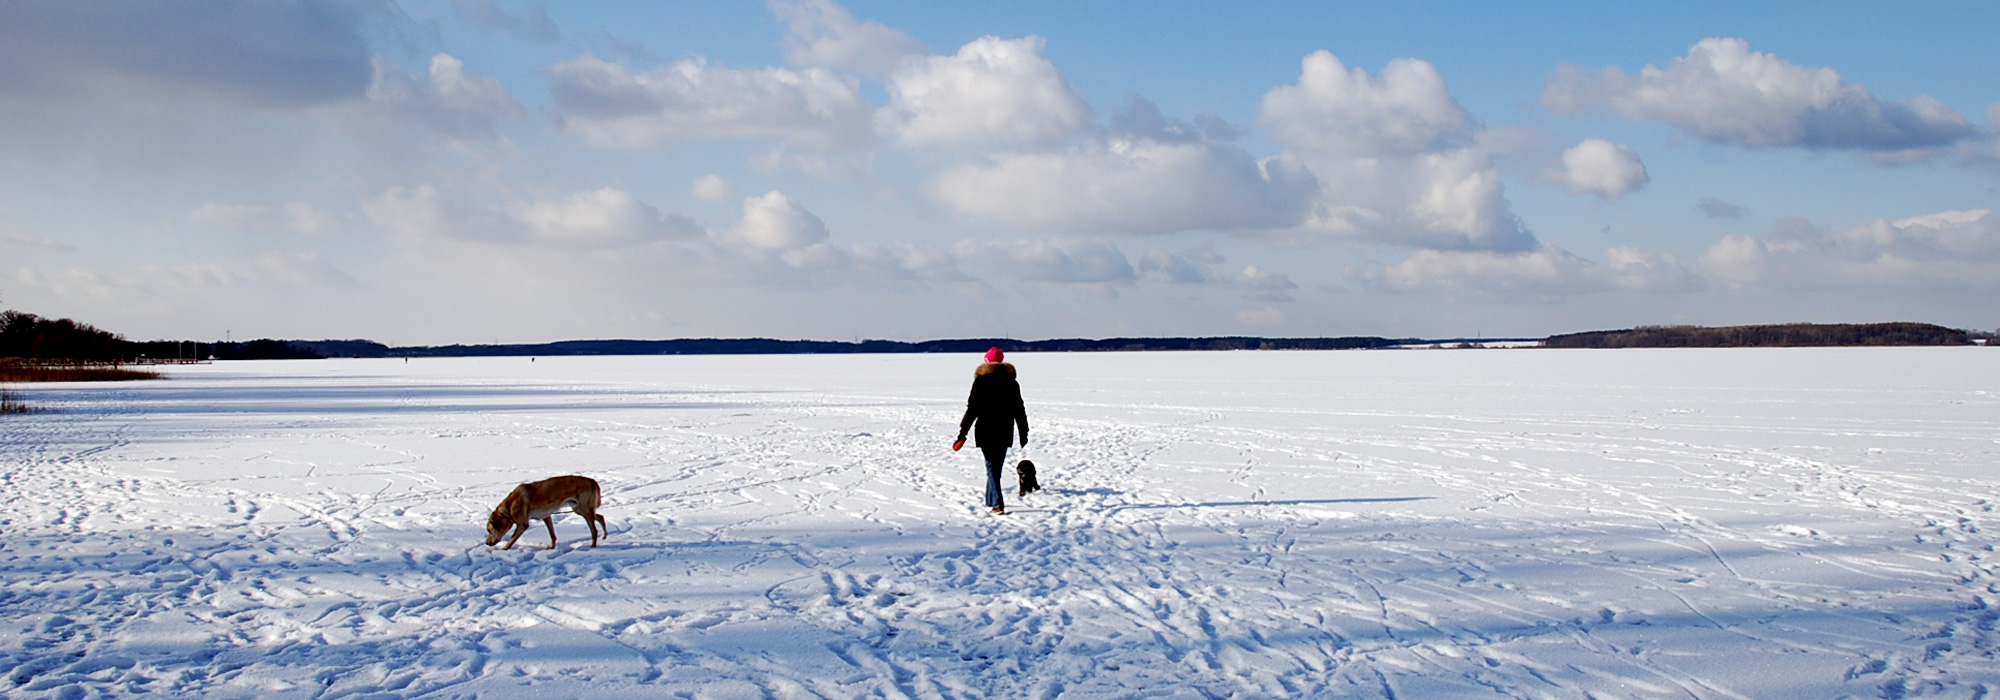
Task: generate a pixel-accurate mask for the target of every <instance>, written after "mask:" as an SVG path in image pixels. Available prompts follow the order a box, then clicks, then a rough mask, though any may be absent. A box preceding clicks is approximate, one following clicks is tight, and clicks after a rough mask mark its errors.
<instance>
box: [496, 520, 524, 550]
mask: <svg viewBox="0 0 2000 700" xmlns="http://www.w3.org/2000/svg"><path fill="white" fill-rule="evenodd" d="M527 532H528V524H527V523H514V536H513V537H512V538H510V539H508V540H507V546H505V547H501V549H513V548H514V543H515V542H519V541H521V535H523V534H525V533H527Z"/></svg>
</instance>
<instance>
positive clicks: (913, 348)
mask: <svg viewBox="0 0 2000 700" xmlns="http://www.w3.org/2000/svg"><path fill="white" fill-rule="evenodd" d="M1401 342H1406V341H1396V340H1390V339H1388V338H1375V337H1349V338H1246V337H1228V338H1109V339H1104V340H1087V339H1081V338H1068V339H1058V340H1010V339H1006V338H969V339H958V340H926V341H923V342H917V343H907V342H902V341H896V340H862V341H854V342H848V341H838V340H775V339H771V338H737V339H719V338H701V339H683V340H568V341H562V342H557V343H535V344H521V345H435V346H418V347H390V346H387V345H383V344H381V343H376V342H373V341H367V340H295V341H291V344H292V345H293V346H294V347H295V348H299V349H302V350H310V351H312V352H316V353H319V354H321V355H323V356H326V357H498V356H510V357H512V356H534V355H541V356H550V357H554V356H562V355H789V354H823V355H837V354H860V353H972V354H978V353H982V352H985V351H986V349H987V348H991V347H998V348H1000V349H1001V350H1004V351H1007V352H1107V351H1156V350H1355V349H1367V348H1386V347H1390V346H1393V345H1397V344H1399V343H1401Z"/></svg>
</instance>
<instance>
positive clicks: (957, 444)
mask: <svg viewBox="0 0 2000 700" xmlns="http://www.w3.org/2000/svg"><path fill="white" fill-rule="evenodd" d="M961 447H965V436H964V435H960V436H958V440H957V441H956V442H953V443H951V451H953V452H957V451H958V450H959V448H961Z"/></svg>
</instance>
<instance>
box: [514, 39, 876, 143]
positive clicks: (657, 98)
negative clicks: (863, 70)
mask: <svg viewBox="0 0 2000 700" xmlns="http://www.w3.org/2000/svg"><path fill="white" fill-rule="evenodd" d="M549 75H550V79H551V86H550V89H551V92H552V93H553V95H554V98H555V105H556V110H557V112H558V114H559V115H560V118H561V120H562V123H563V125H564V127H565V128H567V129H568V130H570V131H571V132H574V133H576V134H578V135H579V136H581V137H583V138H584V139H585V140H587V141H589V142H591V143H594V144H596V145H599V146H607V147H618V148H635V147H647V146H657V145H661V144H666V143H672V142H676V141H714V140H723V139H752V140H774V141H783V142H789V143H797V144H802V145H807V146H813V147H817V148H839V147H848V146H854V145H858V144H860V143H863V142H865V141H866V140H867V138H868V136H869V120H870V118H871V117H870V114H871V108H870V106H869V105H868V104H867V103H866V102H865V101H863V100H862V98H861V90H860V87H859V85H858V84H857V83H856V82H855V81H854V80H853V79H851V78H847V77H843V76H840V75H837V74H835V73H833V72H831V71H828V70H826V69H823V68H804V69H800V70H790V69H785V68H763V69H741V70H739V69H732V68H724V67H719V66H711V65H709V64H708V62H707V61H704V60H700V59H689V60H684V61H679V62H677V63H674V64H673V65H671V66H668V67H667V68H665V69H662V70H657V71H652V72H647V73H637V74H635V73H631V72H628V71H626V70H625V67H624V66H620V65H618V64H615V63H610V62H606V61H604V60H601V59H598V58H597V57H595V56H584V57H582V58H578V59H575V60H571V61H566V62H563V63H559V64H556V66H554V67H553V68H551V69H550V70H549Z"/></svg>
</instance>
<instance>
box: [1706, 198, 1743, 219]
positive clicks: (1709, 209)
mask: <svg viewBox="0 0 2000 700" xmlns="http://www.w3.org/2000/svg"><path fill="white" fill-rule="evenodd" d="M1694 208H1695V210H1696V211H1699V212H1701V214H1702V216H1706V217H1708V218H1711V219H1741V218H1743V217H1744V216H1747V215H1748V214H1749V213H1750V208H1749V207H1745V206H1742V205H1739V204H1730V203H1728V202H1725V201H1722V200H1720V199H1716V198H1714V197H1703V198H1701V201H1700V202H1696V203H1695V205H1694Z"/></svg>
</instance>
